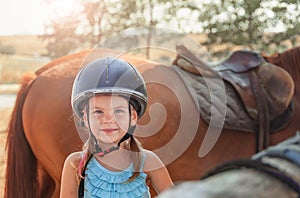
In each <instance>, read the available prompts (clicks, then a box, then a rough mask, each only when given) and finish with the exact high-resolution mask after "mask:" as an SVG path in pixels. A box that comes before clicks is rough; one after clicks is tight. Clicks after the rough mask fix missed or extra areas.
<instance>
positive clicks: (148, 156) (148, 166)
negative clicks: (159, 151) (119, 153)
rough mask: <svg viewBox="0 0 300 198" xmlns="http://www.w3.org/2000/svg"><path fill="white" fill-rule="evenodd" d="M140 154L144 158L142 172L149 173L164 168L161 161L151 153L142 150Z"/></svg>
mask: <svg viewBox="0 0 300 198" xmlns="http://www.w3.org/2000/svg"><path fill="white" fill-rule="evenodd" d="M142 154H143V155H144V156H145V161H144V167H143V170H144V171H146V172H149V171H152V170H156V169H159V168H162V167H164V164H163V162H162V161H161V159H160V158H159V157H158V156H157V155H156V154H155V153H154V152H153V151H149V150H147V149H143V150H142Z"/></svg>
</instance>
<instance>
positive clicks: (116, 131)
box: [84, 95, 137, 143]
mask: <svg viewBox="0 0 300 198" xmlns="http://www.w3.org/2000/svg"><path fill="white" fill-rule="evenodd" d="M129 113H130V112H129V106H128V101H127V100H126V99H125V98H124V97H121V96H116V95H95V96H94V97H92V98H91V99H90V100H89V122H90V130H91V131H92V133H93V134H94V135H95V136H96V138H97V139H98V141H100V142H104V143H117V142H119V140H120V139H121V138H122V137H123V136H124V135H125V134H126V132H127V130H128V127H129V124H130V125H135V124H136V122H137V112H136V111H135V110H134V108H131V117H130V116H129ZM84 118H85V119H84V120H85V125H86V126H88V122H87V114H86V112H85V116H84ZM129 119H130V120H129Z"/></svg>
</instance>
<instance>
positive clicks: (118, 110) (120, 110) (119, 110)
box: [115, 109, 125, 113]
mask: <svg viewBox="0 0 300 198" xmlns="http://www.w3.org/2000/svg"><path fill="white" fill-rule="evenodd" d="M115 113H125V111H124V110H123V109H116V110H115Z"/></svg>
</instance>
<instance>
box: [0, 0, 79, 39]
mask: <svg viewBox="0 0 300 198" xmlns="http://www.w3.org/2000/svg"><path fill="white" fill-rule="evenodd" d="M77 2H78V0H0V35H23V34H42V33H44V29H45V25H46V24H47V23H49V21H50V19H51V18H53V17H56V16H59V15H64V14H65V15H67V14H68V13H70V12H71V11H72V9H74V8H75V7H76V6H74V5H75V4H76V3H77Z"/></svg>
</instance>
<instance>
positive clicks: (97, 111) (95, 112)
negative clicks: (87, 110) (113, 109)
mask: <svg viewBox="0 0 300 198" xmlns="http://www.w3.org/2000/svg"><path fill="white" fill-rule="evenodd" d="M101 113H103V112H102V111H101V110H95V111H94V114H101Z"/></svg>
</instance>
